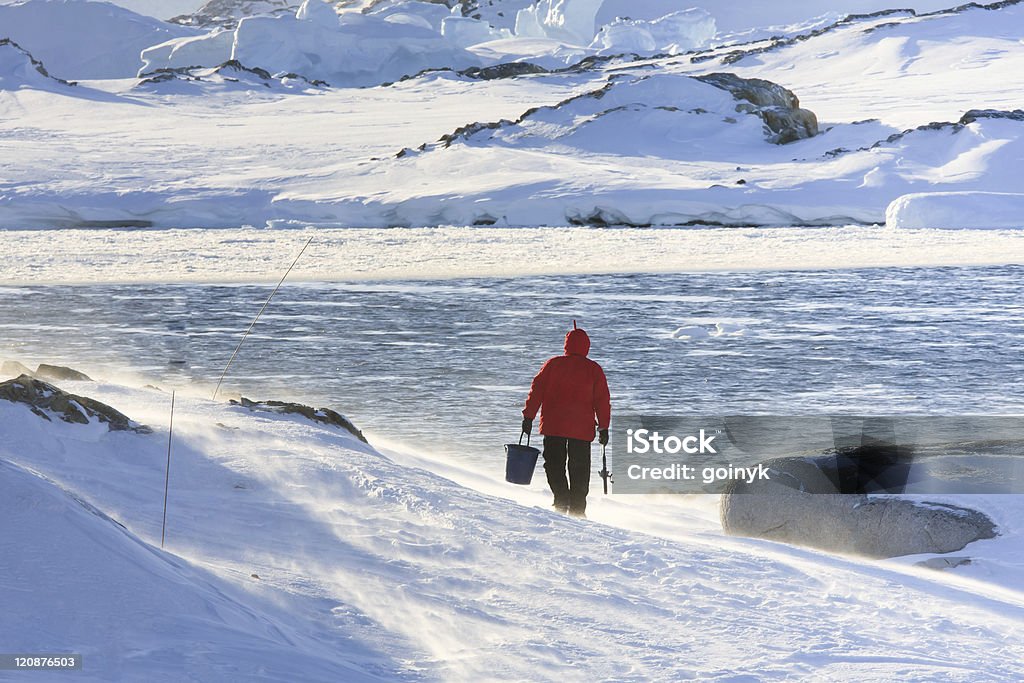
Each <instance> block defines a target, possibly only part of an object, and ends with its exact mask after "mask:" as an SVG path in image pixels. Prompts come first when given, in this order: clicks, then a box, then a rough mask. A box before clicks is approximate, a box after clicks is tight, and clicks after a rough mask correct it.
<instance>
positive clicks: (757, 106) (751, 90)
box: [695, 73, 818, 145]
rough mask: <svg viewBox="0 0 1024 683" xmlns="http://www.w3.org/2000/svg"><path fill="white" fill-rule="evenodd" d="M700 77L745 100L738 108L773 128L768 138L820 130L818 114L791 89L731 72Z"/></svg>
mask: <svg viewBox="0 0 1024 683" xmlns="http://www.w3.org/2000/svg"><path fill="white" fill-rule="evenodd" d="M695 78H696V79H697V80H698V81H703V82H705V83H709V84H711V85H713V86H715V87H716V88H721V89H722V90H728V91H729V92H730V93H732V96H733V97H735V98H736V99H737V100H742V101H743V102H742V103H741V104H739V105H737V106H736V111H739V112H744V113H750V114H757V115H758V116H760V117H761V120H762V121H764V123H765V126H767V127H768V130H769V131H771V135H770V136H769V140H770V141H771V142H774V143H776V144H779V145H784V144H786V143H787V142H794V141H796V140H803V139H804V138H811V137H814V136H815V135H817V134H818V117H817V116H815V115H814V112H812V111H811V110H810V109H802V108H801V107H800V100H799V98H797V96H796V95H795V94H794V93H793V91H792V90H789V89H788V88H784V87H782V86H781V85H779V84H778V83H772V82H771V81H766V80H764V79H761V78H740V77H739V76H737V75H736V74H731V73H713V74H707V75H705V76H695Z"/></svg>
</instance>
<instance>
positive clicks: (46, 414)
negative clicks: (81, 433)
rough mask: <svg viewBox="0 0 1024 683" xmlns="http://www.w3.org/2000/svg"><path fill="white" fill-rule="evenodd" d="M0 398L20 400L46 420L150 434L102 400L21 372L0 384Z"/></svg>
mask: <svg viewBox="0 0 1024 683" xmlns="http://www.w3.org/2000/svg"><path fill="white" fill-rule="evenodd" d="M0 400H2V401H9V402H11V403H20V404H23V405H26V406H28V408H29V409H30V410H31V411H32V412H33V413H35V414H36V415H38V416H39V417H41V418H43V419H44V420H47V421H52V420H53V419H54V418H57V419H60V420H63V421H64V422H70V423H74V424H82V425H88V424H90V423H93V422H95V423H97V424H102V425H105V427H106V428H107V429H109V430H111V431H132V432H138V433H140V434H148V433H150V431H152V430H150V428H149V427H146V426H143V425H140V424H138V423H136V422H134V421H132V420H131V419H129V418H128V417H127V416H126V415H124V414H123V413H121V412H119V411H117V410H115V409H114V408H111V407H110V406H108V405H106V404H105V403H100V402H99V401H96V400H94V399H91V398H88V397H85V396H77V395H75V394H72V393H69V392H66V391H64V390H62V389H60V388H58V387H56V386H54V385H53V384H49V383H47V382H44V381H42V380H39V379H35V378H33V377H29V376H28V375H21V376H19V377H16V378H15V379H12V380H8V381H6V382H3V383H0Z"/></svg>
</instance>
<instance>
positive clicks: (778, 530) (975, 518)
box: [720, 458, 996, 558]
mask: <svg viewBox="0 0 1024 683" xmlns="http://www.w3.org/2000/svg"><path fill="white" fill-rule="evenodd" d="M765 464H766V465H767V467H768V470H769V473H770V478H769V480H767V481H765V480H758V481H755V482H754V483H752V484H747V483H745V482H738V483H733V484H730V486H729V487H728V488H727V490H726V492H725V493H723V494H722V499H721V509H720V514H721V521H722V528H723V529H724V530H725V532H726V533H728V534H732V535H736V536H751V537H755V538H766V539H770V540H773V541H782V542H785V543H793V544H795V545H804V546H810V547H813V548H820V549H822V550H828V551H832V552H841V553H852V554H857V555H865V556H868V557H879V558H881V557H897V556H900V555H914V554H918V553H949V552H954V551H957V550H961V549H962V548H963V547H964V546H966V545H967V544H968V543H971V542H973V541H977V540H981V539H985V538H993V537H994V536H995V535H996V525H995V523H994V522H993V521H992V520H991V519H989V518H988V516H987V515H985V514H983V513H981V512H978V511H976V510H971V509H968V508H962V507H957V506H954V505H946V504H942V503H919V502H911V501H908V500H904V499H900V498H896V497H891V496H868V495H867V494H865V493H839V492H838V491H840V490H841V489H840V488H839V487H837V483H836V476H835V472H829V471H827V468H825V469H823V468H822V467H821V466H820V463H816V462H815V461H814V459H810V458H780V459H777V460H770V461H768V462H767V463H765Z"/></svg>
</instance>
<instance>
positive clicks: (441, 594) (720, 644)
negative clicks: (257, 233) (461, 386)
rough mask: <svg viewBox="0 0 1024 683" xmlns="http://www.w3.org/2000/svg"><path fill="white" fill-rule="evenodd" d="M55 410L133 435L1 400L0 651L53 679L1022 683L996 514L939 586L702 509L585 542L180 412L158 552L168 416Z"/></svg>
mask: <svg viewBox="0 0 1024 683" xmlns="http://www.w3.org/2000/svg"><path fill="white" fill-rule="evenodd" d="M67 388H69V389H73V390H74V391H76V392H78V393H83V394H88V395H90V396H93V397H96V398H100V399H102V400H104V401H106V402H109V403H112V404H113V405H114V406H115V407H116V408H118V409H120V410H122V411H124V412H126V413H128V414H130V415H131V417H133V418H135V419H137V420H140V421H142V422H145V423H147V424H149V425H151V426H153V427H155V428H156V430H155V432H154V433H153V434H149V435H144V434H134V433H131V432H117V433H115V432H110V433H107V432H106V430H105V428H104V427H102V426H101V425H97V424H92V425H69V424H66V423H63V422H60V421H59V420H56V418H54V419H55V421H53V422H47V421H46V420H44V419H43V418H41V417H38V416H36V415H33V414H32V413H30V412H29V410H28V408H27V407H25V406H22V405H18V404H12V403H8V402H6V401H0V424H2V425H4V440H3V443H2V445H0V487H2V489H3V495H2V496H0V511H2V512H3V515H4V518H5V519H7V520H9V521H12V520H13V522H14V523H12V524H10V525H8V527H7V528H8V529H10V531H11V533H7V534H4V536H3V538H2V543H3V544H4V546H5V547H4V552H3V554H2V556H3V557H4V558H5V560H4V565H5V569H4V584H5V587H6V589H7V590H8V592H9V593H10V595H9V598H8V600H7V602H5V609H4V610H3V611H2V612H0V631H2V632H3V633H5V634H7V636H6V637H7V638H8V640H7V647H9V648H12V649H15V650H24V651H34V650H45V649H48V648H53V647H56V646H58V644H59V646H60V647H63V648H70V649H72V650H75V651H76V652H78V653H81V654H82V655H83V656H84V661H85V670H84V673H82V674H76V680H110V679H111V678H138V677H143V676H144V677H145V678H146V679H147V680H152V681H177V680H182V678H185V677H189V676H196V675H200V676H203V677H206V676H209V675H217V676H223V677H243V678H250V677H254V676H257V677H259V678H261V679H262V680H275V681H277V680H279V681H286V680H289V681H290V680H295V679H296V678H297V677H298V678H301V679H302V680H308V681H329V680H352V681H359V680H382V679H383V680H465V681H468V680H481V679H491V680H493V679H501V680H511V679H530V680H556V679H561V680H564V679H565V677H567V676H568V677H569V678H571V679H580V680H582V679H584V678H585V679H615V680H665V679H672V680H678V679H684V678H692V677H701V678H735V677H738V676H744V675H751V674H752V673H753V672H757V675H758V677H760V678H778V679H782V678H786V677H793V676H805V675H814V676H817V677H825V678H830V679H836V678H848V677H850V676H852V675H855V676H856V678H858V679H859V680H877V681H882V680H892V679H893V678H894V677H899V678H901V679H903V680H930V679H935V678H937V677H938V678H942V677H949V678H951V679H954V680H959V679H961V678H962V677H963V676H962V674H963V672H964V671H973V672H980V671H988V672H992V673H996V672H998V673H999V674H1001V675H1005V676H1007V677H1010V678H1012V677H1018V676H1020V675H1024V669H1021V667H1020V662H1021V661H1022V660H1024V651H1022V650H1021V646H1020V644H1019V643H1018V641H1017V639H1016V638H1013V637H1011V636H1012V634H1013V633H1014V632H1015V630H1016V629H1017V628H1018V625H1019V623H1020V619H1021V618H1022V616H1024V602H1022V600H1021V598H1020V594H1019V593H1018V592H1017V588H1019V564H1014V563H1015V562H1020V553H1019V552H1018V551H1017V550H1016V548H1017V545H1019V544H1020V538H1019V533H1020V532H1019V521H1020V520H1019V515H1017V516H1015V514H1014V512H1013V510H1011V509H1009V508H1007V507H1006V505H1005V504H1004V501H1000V502H999V503H998V504H996V503H995V501H989V502H988V503H986V502H985V501H983V500H981V499H979V500H977V501H975V503H976V504H981V505H982V506H983V507H988V508H991V509H994V510H996V513H997V514H996V519H997V520H998V521H999V523H1000V525H1001V528H1002V530H1003V531H1004V535H1003V536H1001V537H1000V538H997V539H994V540H992V541H984V542H979V543H977V544H974V546H972V547H971V548H970V549H969V551H970V554H971V555H972V556H973V557H975V562H974V563H972V564H971V565H968V566H966V567H959V568H957V570H956V571H953V572H936V571H934V570H930V569H923V568H919V567H915V566H913V565H912V561H913V560H916V559H920V558H905V559H901V560H891V561H886V562H870V561H864V560H859V559H856V558H842V557H836V556H830V555H827V554H823V553H817V552H814V551H806V550H799V549H794V548H790V547H786V546H782V545H778V544H773V543H769V542H762V541H750V540H743V539H731V538H727V537H723V536H722V535H721V532H720V531H718V530H716V526H717V525H716V522H715V521H714V515H715V513H714V503H715V499H714V498H713V497H708V498H707V499H705V500H706V503H707V505H697V506H696V507H692V508H689V510H690V511H689V512H687V511H686V510H687V509H686V508H681V507H679V506H678V505H675V504H672V503H671V502H669V501H666V502H663V503H657V502H654V503H644V504H640V503H639V502H637V501H632V502H631V500H630V499H629V497H627V498H626V499H625V500H621V502H620V500H618V499H611V498H607V499H606V498H601V497H596V499H595V501H594V504H593V506H592V511H591V510H588V512H591V517H592V521H589V522H587V521H578V520H573V519H569V518H566V517H564V516H561V515H558V514H557V513H554V512H551V511H550V510H549V509H548V508H547V497H546V495H545V494H544V492H543V490H542V488H541V486H540V485H539V484H535V485H534V486H531V487H529V488H526V489H519V488H516V487H511V486H510V485H507V484H504V483H500V482H497V481H495V478H494V477H493V472H492V471H491V470H493V469H494V468H495V467H498V466H499V465H500V463H497V462H493V461H488V462H485V463H481V466H480V468H481V469H480V470H479V471H475V470H467V469H461V468H460V467H457V466H452V465H450V464H448V465H446V464H445V463H443V462H441V461H440V460H437V459H435V458H432V456H431V453H430V452H429V450H424V451H421V452H420V453H415V454H402V453H398V452H393V453H391V455H390V456H385V455H383V454H381V453H380V452H378V451H377V450H375V449H373V448H371V447H369V446H366V445H364V444H362V443H360V442H359V441H357V440H356V439H355V438H354V437H352V436H351V435H350V434H348V433H347V432H344V431H340V430H334V429H331V428H326V427H321V426H316V425H313V424H311V423H307V422H304V421H303V420H302V419H301V418H294V417H281V416H274V415H268V414H264V413H259V412H256V413H252V412H249V411H248V410H245V409H243V408H240V407H229V406H227V405H224V404H213V403H210V402H209V401H207V400H204V399H198V398H184V399H183V398H182V396H181V395H180V394H179V396H178V402H177V409H176V413H175V441H174V450H173V453H172V464H171V471H170V496H169V505H168V516H167V519H168V531H167V549H166V550H165V551H162V550H160V549H159V543H160V523H161V512H162V503H161V501H162V493H163V484H164V465H165V462H166V450H165V449H166V438H167V431H166V421H167V412H168V409H169V396H168V395H167V394H165V393H162V392H159V391H155V390H152V389H146V390H134V389H126V388H122V387H118V386H113V385H97V384H94V383H70V384H68V385H67ZM375 438H376V437H375V436H374V435H370V440H371V442H373V441H374V440H375ZM424 467H427V468H429V469H430V470H432V471H428V470H427V469H423V468H424ZM439 473H440V475H439ZM441 475H443V476H441ZM446 477H447V478H446ZM454 480H461V481H464V482H466V483H470V482H477V484H478V485H479V486H481V487H482V490H480V491H478V490H473V489H471V488H467V487H466V486H465V485H460V484H458V483H455V481H454ZM996 498H1000V497H999V496H996ZM697 502H699V501H697ZM638 505H639V506H638ZM702 510H703V512H702ZM44 537H45V538H49V539H51V540H54V541H56V542H55V543H51V544H40V543H38V542H37V541H38V539H39V538H44ZM975 546H976V547H975ZM27 548H31V549H32V550H31V552H28V551H27V550H26V549H27ZM15 549H17V550H15ZM41 586H60V587H61V590H60V592H54V591H49V592H40V591H39V590H38V588H39V587H41ZM1001 586H1002V587H1001ZM1007 586H1017V588H1014V589H1010V588H1008V587H1007ZM57 610H59V611H60V613H61V614H62V618H61V619H51V618H49V616H50V615H52V614H53V613H55V612H56V611H57ZM952 637H955V638H956V642H957V653H956V655H955V656H953V655H951V654H950V651H949V642H950V638H952ZM736 638H741V639H742V641H743V645H742V648H740V647H739V646H738V645H736V646H730V645H727V644H728V643H735V642H737V641H736V640H735V639H736ZM780 652H784V653H786V654H785V656H780Z"/></svg>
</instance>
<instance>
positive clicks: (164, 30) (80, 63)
mask: <svg viewBox="0 0 1024 683" xmlns="http://www.w3.org/2000/svg"><path fill="white" fill-rule="evenodd" d="M198 33H199V32H198V31H196V30H195V29H191V28H187V27H184V26H177V25H175V24H169V23H166V22H162V21H159V20H157V19H153V18H152V17H146V16H142V15H141V14H136V13H134V12H130V11H128V10H126V9H122V8H121V7H117V6H116V5H112V4H110V3H107V2H93V1H92V0H23V1H22V2H17V3H15V4H10V5H0V38H5V37H6V38H10V39H12V40H14V41H15V42H17V43H18V44H19V45H21V46H22V47H23V48H24V49H25V50H27V51H29V52H31V53H32V55H33V56H34V57H35V58H36V59H38V60H40V61H41V62H43V63H44V64H46V67H47V69H49V71H50V72H51V73H52V74H53V75H54V76H58V77H60V78H64V79H67V80H85V79H104V78H131V77H132V76H135V74H136V73H138V71H139V67H140V66H141V65H142V62H141V60H140V58H139V53H140V52H141V51H142V50H143V49H145V48H148V47H150V46H151V45H155V44H156V43H162V42H165V41H167V40H169V39H172V38H181V37H185V36H194V35H197V34H198Z"/></svg>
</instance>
